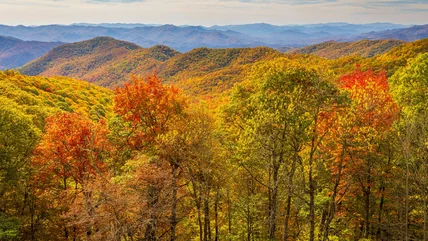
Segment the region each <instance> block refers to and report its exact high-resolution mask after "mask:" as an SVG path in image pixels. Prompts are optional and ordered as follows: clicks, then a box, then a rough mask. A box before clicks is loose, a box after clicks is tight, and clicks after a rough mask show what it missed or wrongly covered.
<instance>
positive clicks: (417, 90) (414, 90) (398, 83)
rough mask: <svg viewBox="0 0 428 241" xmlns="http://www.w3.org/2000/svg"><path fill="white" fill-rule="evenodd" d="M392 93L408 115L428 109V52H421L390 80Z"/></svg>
mask: <svg viewBox="0 0 428 241" xmlns="http://www.w3.org/2000/svg"><path fill="white" fill-rule="evenodd" d="M390 83H391V89H392V93H393V94H394V96H395V98H396V99H397V102H398V103H399V104H400V105H401V106H402V107H403V112H404V113H405V115H406V116H407V117H412V116H417V115H420V114H425V113H426V111H427V110H428V103H427V99H428V53H423V54H419V55H418V56H417V57H416V58H414V59H412V60H410V61H409V63H408V65H407V66H406V67H404V68H402V69H400V70H398V71H397V72H396V73H395V74H394V76H392V77H391V80H390Z"/></svg>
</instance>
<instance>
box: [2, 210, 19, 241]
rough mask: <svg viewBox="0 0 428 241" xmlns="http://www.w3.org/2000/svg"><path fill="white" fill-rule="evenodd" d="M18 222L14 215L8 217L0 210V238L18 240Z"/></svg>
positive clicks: (5, 240) (6, 240) (7, 240)
mask: <svg viewBox="0 0 428 241" xmlns="http://www.w3.org/2000/svg"><path fill="white" fill-rule="evenodd" d="M19 229H20V223H19V221H18V220H17V219H16V218H14V217H8V216H6V215H4V214H3V213H1V212H0V240H4V241H9V240H19V239H20V230H19Z"/></svg>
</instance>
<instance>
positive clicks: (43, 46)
mask: <svg viewBox="0 0 428 241" xmlns="http://www.w3.org/2000/svg"><path fill="white" fill-rule="evenodd" d="M60 44H61V43H58V42H37V41H23V40H20V39H16V38H12V37H4V36H0V70H1V69H12V68H16V67H19V66H22V65H24V64H26V63H28V62H30V61H32V60H34V59H36V58H38V57H40V56H42V55H43V54H45V53H47V52H48V51H49V50H51V49H52V48H54V47H56V46H58V45H60Z"/></svg>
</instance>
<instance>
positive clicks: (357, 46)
mask: <svg viewBox="0 0 428 241" xmlns="http://www.w3.org/2000/svg"><path fill="white" fill-rule="evenodd" d="M404 43H405V42H404V41H400V40H361V41H358V42H336V41H329V42H324V43H321V44H316V45H312V46H307V47H303V48H300V49H294V50H291V51H289V52H288V53H292V54H313V55H317V56H320V57H323V58H328V59H336V58H340V57H345V56H349V55H359V56H361V57H373V56H375V55H379V54H383V53H386V52H388V51H389V50H391V49H393V48H395V47H397V46H400V45H402V44H404Z"/></svg>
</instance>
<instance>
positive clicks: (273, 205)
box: [269, 165, 279, 240]
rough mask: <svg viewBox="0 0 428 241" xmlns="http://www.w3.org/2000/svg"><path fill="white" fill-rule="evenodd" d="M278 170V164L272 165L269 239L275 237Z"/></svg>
mask: <svg viewBox="0 0 428 241" xmlns="http://www.w3.org/2000/svg"><path fill="white" fill-rule="evenodd" d="M278 171H279V165H274V167H273V177H272V178H273V180H272V181H273V189H272V199H271V205H270V216H269V240H274V239H275V231H276V206H277V199H278Z"/></svg>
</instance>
